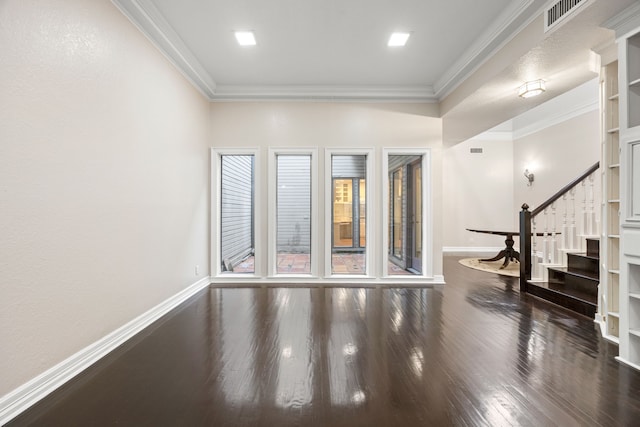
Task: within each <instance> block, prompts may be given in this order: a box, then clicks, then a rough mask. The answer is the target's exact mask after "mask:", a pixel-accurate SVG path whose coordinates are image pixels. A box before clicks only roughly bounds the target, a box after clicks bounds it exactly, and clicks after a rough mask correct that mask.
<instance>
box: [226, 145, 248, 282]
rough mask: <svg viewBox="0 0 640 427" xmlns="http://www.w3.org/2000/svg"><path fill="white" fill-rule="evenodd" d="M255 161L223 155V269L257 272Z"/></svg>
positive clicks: (231, 271)
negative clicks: (255, 253)
mask: <svg viewBox="0 0 640 427" xmlns="http://www.w3.org/2000/svg"><path fill="white" fill-rule="evenodd" d="M254 168H255V160H254V156H253V155H222V156H221V158H220V248H219V250H220V264H221V265H220V271H222V272H223V273H254V272H255V260H254V252H255V230H254V226H253V224H254V215H255V208H254V204H255V203H254V200H255V191H254V185H255V178H254V176H255V173H254Z"/></svg>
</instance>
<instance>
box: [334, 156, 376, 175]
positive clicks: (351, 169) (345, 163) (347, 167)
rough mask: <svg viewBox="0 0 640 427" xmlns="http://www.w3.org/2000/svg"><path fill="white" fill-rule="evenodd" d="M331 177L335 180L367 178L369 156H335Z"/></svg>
mask: <svg viewBox="0 0 640 427" xmlns="http://www.w3.org/2000/svg"><path fill="white" fill-rule="evenodd" d="M331 176H332V177H333V178H366V177H367V156H361V155H353V156H333V158H332V159H331Z"/></svg>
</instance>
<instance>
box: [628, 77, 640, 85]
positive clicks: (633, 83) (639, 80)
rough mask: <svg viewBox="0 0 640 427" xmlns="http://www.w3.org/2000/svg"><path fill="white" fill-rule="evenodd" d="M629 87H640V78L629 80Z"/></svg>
mask: <svg viewBox="0 0 640 427" xmlns="http://www.w3.org/2000/svg"><path fill="white" fill-rule="evenodd" d="M629 87H640V79H635V80H633V81H631V82H629Z"/></svg>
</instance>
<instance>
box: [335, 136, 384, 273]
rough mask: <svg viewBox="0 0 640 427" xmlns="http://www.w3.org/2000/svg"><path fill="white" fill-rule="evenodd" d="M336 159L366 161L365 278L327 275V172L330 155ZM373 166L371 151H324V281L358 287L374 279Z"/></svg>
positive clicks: (342, 149) (365, 149)
mask: <svg viewBox="0 0 640 427" xmlns="http://www.w3.org/2000/svg"><path fill="white" fill-rule="evenodd" d="M334 154H335V155H338V156H349V155H355V156H366V157H367V167H366V173H367V176H366V200H367V206H366V209H367V217H366V218H367V225H366V230H365V237H366V247H365V274H353V275H348V276H345V275H335V274H332V273H331V263H332V258H331V250H332V246H331V235H332V234H333V224H332V223H331V219H332V216H333V215H332V213H331V210H332V209H333V203H332V202H331V201H332V200H333V185H332V183H333V174H332V171H331V166H332V160H331V157H332V156H333V155H334ZM374 164H375V157H374V150H373V149H372V148H346V149H345V148H326V149H325V152H324V166H325V167H324V189H325V191H324V193H325V205H324V218H325V221H324V230H325V233H324V234H325V240H324V252H325V256H324V277H328V278H331V279H336V278H341V276H342V277H344V278H345V280H353V279H358V282H359V283H360V282H361V281H362V280H363V279H369V278H371V277H372V276H378V274H377V272H374V271H373V266H374V265H375V263H373V260H374V259H375V258H374V254H376V244H375V239H372V238H371V236H373V234H372V233H371V232H372V231H373V230H376V229H377V228H376V227H375V221H376V210H375V209H373V207H374V206H376V201H375V194H376V191H375V185H376V183H375V178H376V175H375V174H374V172H373V166H374Z"/></svg>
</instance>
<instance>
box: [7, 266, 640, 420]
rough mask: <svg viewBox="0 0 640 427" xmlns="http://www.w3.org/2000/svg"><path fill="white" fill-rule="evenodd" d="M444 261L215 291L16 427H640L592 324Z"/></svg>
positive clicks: (627, 384) (628, 375) (620, 373)
mask: <svg viewBox="0 0 640 427" xmlns="http://www.w3.org/2000/svg"><path fill="white" fill-rule="evenodd" d="M443 263H444V275H445V277H446V281H447V284H446V285H444V286H426V287H415V286H411V287H407V288H402V287H395V286H394V287H371V288H352V287H350V288H339V287H306V288H304V287H281V288H272V287H251V288H246V287H245V288H238V287H229V288H215V287H208V288H207V289H205V290H203V291H202V292H199V293H198V294H197V295H195V296H194V297H193V298H191V299H189V300H188V301H186V302H185V303H183V304H182V305H180V307H178V308H176V309H175V310H172V311H171V312H170V313H169V314H167V315H166V316H165V317H163V318H162V320H161V321H158V322H155V323H154V324H153V325H152V326H150V327H149V328H147V329H145V330H144V331H143V332H142V333H140V334H137V335H136V336H135V337H133V338H132V339H130V340H129V341H127V342H126V343H125V344H124V345H122V346H120V347H118V348H117V349H116V350H114V351H113V352H111V353H109V354H108V355H106V356H105V357H104V358H102V359H100V360H99V361H97V362H96V363H95V364H94V365H93V366H91V367H90V368H88V369H87V370H86V371H85V372H83V373H82V374H81V375H79V376H78V377H76V378H74V379H73V380H71V381H70V382H69V383H67V384H65V385H64V386H63V387H61V388H59V389H58V390H56V391H55V392H53V393H52V394H50V395H49V396H47V397H46V398H44V399H43V400H42V401H40V402H39V403H37V404H35V405H34V406H33V407H32V408H30V409H29V410H28V411H26V412H25V413H23V414H22V415H21V416H19V417H18V418H16V419H15V420H14V421H13V422H10V423H9V424H7V427H18V426H20V427H22V426H29V427H34V426H36V427H38V426H46V427H52V426H53V427H56V426H65V427H66V426H92V427H101V426H105V427H106V426H114V425H122V426H154V427H155V426H238V427H253V426H304V427H324V426H331V427H352V426H375V427H378V426H380V427H386V426H407V427H413V426H437V427H448V426H523V427H539V426H633V425H638V420H639V419H640V372H639V371H636V370H634V369H632V368H630V367H628V366H626V365H623V364H620V363H618V362H617V361H616V360H615V358H614V356H615V355H616V354H618V348H617V347H616V346H615V345H614V344H611V343H609V342H607V341H606V340H604V339H603V338H602V337H601V336H600V333H599V331H598V328H597V327H596V326H595V325H594V323H593V319H590V318H587V317H584V316H581V315H578V314H575V313H572V312H570V311H567V310H564V309H562V308H560V307H557V306H554V305H553V304H549V303H547V302H545V301H541V300H538V299H537V298H534V297H531V296H528V295H523V294H520V293H519V292H518V279H517V278H514V277H507V276H499V275H497V274H493V273H487V272H483V271H478V270H473V269H470V268H467V267H464V266H462V265H460V264H459V263H458V258H454V257H445V258H444V260H443Z"/></svg>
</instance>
